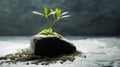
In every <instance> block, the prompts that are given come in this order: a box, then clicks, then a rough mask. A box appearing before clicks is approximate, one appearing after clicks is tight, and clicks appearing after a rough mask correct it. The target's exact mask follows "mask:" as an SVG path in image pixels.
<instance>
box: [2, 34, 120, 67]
mask: <svg viewBox="0 0 120 67" xmlns="http://www.w3.org/2000/svg"><path fill="white" fill-rule="evenodd" d="M29 38H30V37H0V49H1V50H0V56H5V55H7V54H10V53H15V52H17V51H20V50H21V49H24V48H28V47H29ZM67 38H68V39H69V40H71V42H73V43H74V44H75V46H76V47H77V49H78V50H79V51H82V52H83V53H84V54H85V55H86V56H85V57H79V56H76V57H75V60H74V61H73V62H71V61H65V62H64V63H62V64H61V63H60V61H57V62H56V63H52V64H49V65H41V64H38V65H35V64H29V65H26V63H29V62H18V63H17V64H11V63H10V64H6V63H5V64H2V65H0V67H120V38H119V37H78V36H77V37H67ZM1 61H4V60H0V62H1Z"/></svg>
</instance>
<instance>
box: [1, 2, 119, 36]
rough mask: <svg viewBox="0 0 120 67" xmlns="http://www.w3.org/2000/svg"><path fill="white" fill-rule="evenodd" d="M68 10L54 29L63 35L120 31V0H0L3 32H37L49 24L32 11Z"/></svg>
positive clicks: (12, 33)
mask: <svg viewBox="0 0 120 67" xmlns="http://www.w3.org/2000/svg"><path fill="white" fill-rule="evenodd" d="M44 6H46V7H49V8H55V7H58V8H60V9H62V10H63V11H69V13H70V14H71V15H72V16H71V17H70V18H66V19H62V20H61V21H59V23H57V25H56V26H55V27H54V30H55V31H57V32H59V33H61V34H63V35H120V0H0V36H2V35H9V36H10V35H34V34H36V33H38V32H39V31H40V30H42V29H45V28H47V27H48V24H47V23H46V21H45V20H44V18H42V17H40V16H38V15H34V14H33V13H32V11H34V10H36V11H42V9H43V7H44Z"/></svg>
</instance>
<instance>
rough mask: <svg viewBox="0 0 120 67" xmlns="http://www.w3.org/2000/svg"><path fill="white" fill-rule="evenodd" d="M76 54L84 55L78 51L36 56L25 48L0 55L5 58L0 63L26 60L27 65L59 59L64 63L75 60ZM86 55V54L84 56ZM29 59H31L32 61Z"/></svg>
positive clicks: (48, 62)
mask: <svg viewBox="0 0 120 67" xmlns="http://www.w3.org/2000/svg"><path fill="white" fill-rule="evenodd" d="M75 56H82V52H80V51H76V52H74V53H73V54H70V55H61V56H56V57H45V56H44V57H43V56H35V55H34V54H32V53H31V51H30V49H29V48H27V49H23V50H21V51H18V52H17V53H14V54H8V55H6V56H4V57H0V60H5V61H2V62H0V65H1V64H3V63H13V64H16V63H17V62H25V63H26V64H27V65H29V64H36V65H38V64H39V63H41V64H42V65H48V64H50V63H56V62H57V61H60V63H61V64H62V63H63V62H65V61H66V60H69V61H71V62H73V61H74V60H75ZM84 57H85V56H84ZM28 61H31V62H30V63H29V62H28Z"/></svg>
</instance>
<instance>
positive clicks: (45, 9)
mask: <svg viewBox="0 0 120 67" xmlns="http://www.w3.org/2000/svg"><path fill="white" fill-rule="evenodd" d="M44 14H45V16H46V17H47V16H48V8H47V7H44Z"/></svg>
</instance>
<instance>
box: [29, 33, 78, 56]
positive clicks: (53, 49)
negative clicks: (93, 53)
mask: <svg viewBox="0 0 120 67" xmlns="http://www.w3.org/2000/svg"><path fill="white" fill-rule="evenodd" d="M31 50H32V52H33V53H34V54H35V55H40V56H49V57H53V56H58V55H62V54H71V53H73V52H75V51H76V47H75V46H74V45H73V44H72V43H70V42H69V41H67V40H66V39H63V38H62V39H61V38H58V37H55V36H53V35H35V36H33V37H32V39H31Z"/></svg>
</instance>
